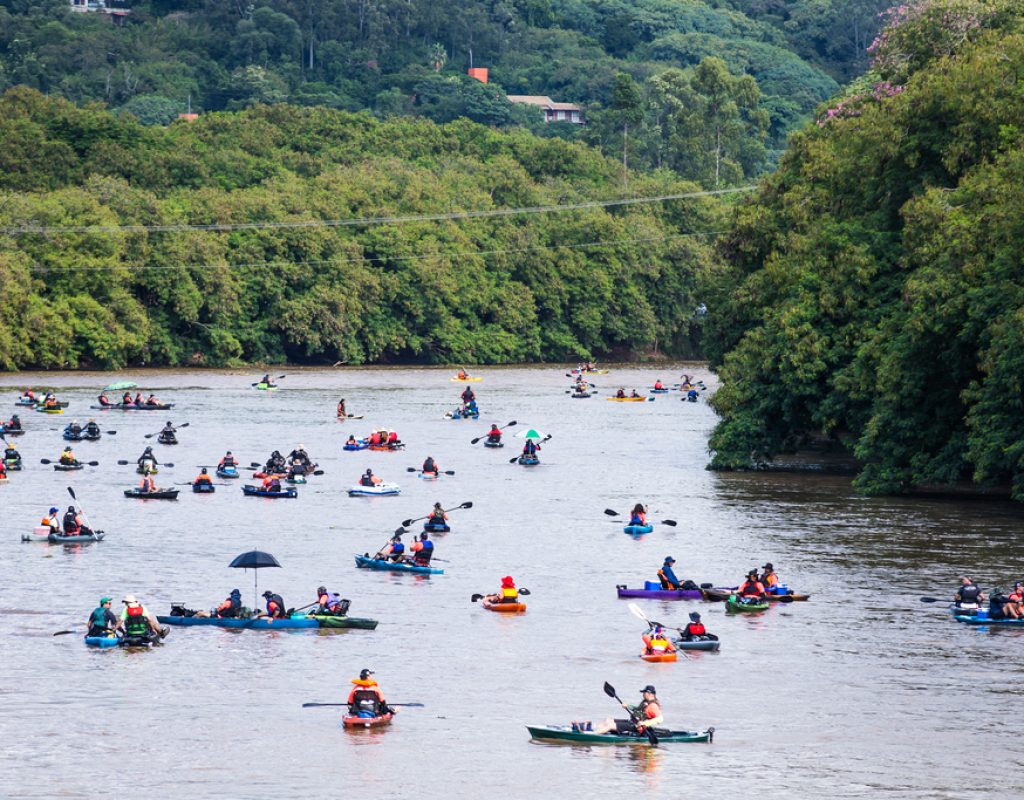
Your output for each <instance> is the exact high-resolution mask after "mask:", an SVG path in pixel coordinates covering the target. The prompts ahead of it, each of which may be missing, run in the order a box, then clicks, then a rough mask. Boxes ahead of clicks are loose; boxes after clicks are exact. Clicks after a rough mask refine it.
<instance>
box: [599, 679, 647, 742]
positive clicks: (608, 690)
mask: <svg viewBox="0 0 1024 800" xmlns="http://www.w3.org/2000/svg"><path fill="white" fill-rule="evenodd" d="M604 693H605V694H606V695H608V696H609V697H614V698H615V699H616V700H618V703H619V705H620V706H622V707H623V708H624V709H626V711H629V716H630V718H631V719H632V720H633V721H634V722H637V719H636V715H635V714H634V712H633V711H630V709H629V706H627V705H626V704H625V703H623V702H622V700H621V699H619V696H618V695H617V694H615V687H614V686H612V685H611V684H610V683H608V681H605V682H604ZM644 733H645V734H646V735H647V741H649V742H650V743H651V744H652V745H653V746H654V747H657V746H658V737H657V736H656V735H655V734H654V731H653V730H652V729H651V728H649V727H647V726H646V725H645V726H644Z"/></svg>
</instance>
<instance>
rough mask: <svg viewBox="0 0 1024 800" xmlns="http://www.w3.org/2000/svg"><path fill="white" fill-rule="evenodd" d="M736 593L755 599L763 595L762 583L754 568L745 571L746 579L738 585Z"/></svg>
mask: <svg viewBox="0 0 1024 800" xmlns="http://www.w3.org/2000/svg"><path fill="white" fill-rule="evenodd" d="M736 594H737V595H739V596H740V597H743V598H752V599H755V600H760V599H761V598H762V597H764V584H762V583H761V581H760V580H758V578H757V570H756V569H752V570H750V572H748V573H747V579H746V580H745V581H744V582H743V585H742V586H740V588H739V590H738V591H737V592H736Z"/></svg>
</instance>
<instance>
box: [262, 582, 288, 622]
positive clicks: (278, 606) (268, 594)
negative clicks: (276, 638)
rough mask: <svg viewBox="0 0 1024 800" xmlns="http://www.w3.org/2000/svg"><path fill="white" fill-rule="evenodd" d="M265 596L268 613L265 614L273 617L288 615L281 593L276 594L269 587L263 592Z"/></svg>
mask: <svg viewBox="0 0 1024 800" xmlns="http://www.w3.org/2000/svg"><path fill="white" fill-rule="evenodd" d="M263 598H264V599H265V600H266V601H267V613H266V615H265V616H268V617H271V618H273V619H284V618H285V617H287V616H288V611H287V609H286V606H285V604H284V600H282V599H281V595H279V594H274V593H273V592H272V591H270V590H269V589H268V590H267V591H265V592H264V593H263Z"/></svg>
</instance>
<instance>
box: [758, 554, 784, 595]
mask: <svg viewBox="0 0 1024 800" xmlns="http://www.w3.org/2000/svg"><path fill="white" fill-rule="evenodd" d="M761 569H763V570H764V573H763V574H762V575H761V578H760V580H761V585H762V586H763V587H764V590H765V591H766V592H770V591H771V590H772V589H773V588H774V587H776V586H778V585H779V576H778V575H776V574H775V567H774V566H772V562H771V561H769V562H768V563H767V564H765V565H764V566H763V567H761Z"/></svg>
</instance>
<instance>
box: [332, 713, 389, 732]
mask: <svg viewBox="0 0 1024 800" xmlns="http://www.w3.org/2000/svg"><path fill="white" fill-rule="evenodd" d="M393 716H394V714H384V715H382V716H379V717H356V716H352V715H351V714H346V715H345V716H343V717H342V718H341V724H342V725H344V726H345V727H346V728H356V729H358V728H380V727H381V726H383V725H390V724H391V718H392V717H393Z"/></svg>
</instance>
